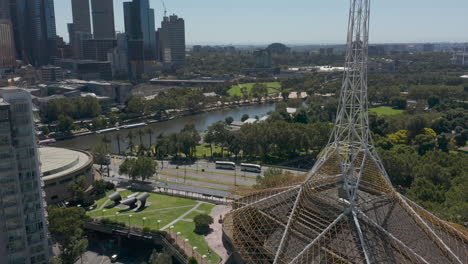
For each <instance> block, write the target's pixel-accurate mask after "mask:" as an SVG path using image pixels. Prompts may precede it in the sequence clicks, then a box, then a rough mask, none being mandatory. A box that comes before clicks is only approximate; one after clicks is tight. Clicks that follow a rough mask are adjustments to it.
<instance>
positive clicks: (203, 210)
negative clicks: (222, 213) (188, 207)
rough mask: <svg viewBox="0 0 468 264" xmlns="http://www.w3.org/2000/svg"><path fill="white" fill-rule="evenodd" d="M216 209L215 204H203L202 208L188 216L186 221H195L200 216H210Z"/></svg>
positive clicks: (199, 207)
mask: <svg viewBox="0 0 468 264" xmlns="http://www.w3.org/2000/svg"><path fill="white" fill-rule="evenodd" d="M214 207H215V205H214V204H208V203H203V204H201V205H200V206H198V208H197V210H196V211H193V212H191V213H190V214H188V215H186V216H185V217H184V219H193V218H195V216H197V215H199V214H210V213H211V210H213V208H214Z"/></svg>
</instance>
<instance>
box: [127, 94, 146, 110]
mask: <svg viewBox="0 0 468 264" xmlns="http://www.w3.org/2000/svg"><path fill="white" fill-rule="evenodd" d="M146 105H147V103H146V100H145V98H144V97H142V96H133V97H131V98H130V99H129V100H128V102H127V111H128V112H129V113H130V114H134V115H143V114H145V106H146Z"/></svg>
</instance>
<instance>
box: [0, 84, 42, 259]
mask: <svg viewBox="0 0 468 264" xmlns="http://www.w3.org/2000/svg"><path fill="white" fill-rule="evenodd" d="M0 157H1V158H0V182H1V184H0V189H1V191H0V196H1V201H2V210H0V225H1V230H2V232H0V256H1V257H0V264H13V263H18V264H19V263H27V264H33V263H44V264H45V263H49V259H50V257H51V253H50V252H51V250H50V245H49V237H48V231H47V221H46V213H45V201H44V192H43V191H42V187H43V182H42V180H41V177H40V170H39V157H38V151H37V147H36V138H35V130H34V123H33V114H32V102H31V96H30V94H29V93H27V92H25V91H22V90H19V89H12V88H4V89H0Z"/></svg>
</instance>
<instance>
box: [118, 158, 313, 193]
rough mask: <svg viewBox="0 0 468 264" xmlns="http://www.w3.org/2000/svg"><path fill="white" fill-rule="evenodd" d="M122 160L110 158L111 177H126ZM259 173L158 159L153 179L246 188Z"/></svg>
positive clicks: (227, 189) (217, 188) (207, 163)
mask: <svg viewBox="0 0 468 264" xmlns="http://www.w3.org/2000/svg"><path fill="white" fill-rule="evenodd" d="M123 161H124V157H114V158H112V159H111V165H110V166H109V168H110V176H111V177H126V176H124V175H120V174H119V172H118V170H119V166H120V164H122V162H123ZM267 169H268V167H262V173H261V174H263V173H264V172H265V170H267ZM288 171H289V172H291V173H294V174H296V175H300V174H303V173H304V172H301V171H293V170H288ZM261 174H258V173H252V172H245V171H241V170H240V167H239V166H238V167H237V168H236V170H221V169H216V166H215V163H212V162H207V161H197V162H195V163H193V164H186V165H176V164H171V163H170V162H169V161H158V168H157V173H156V174H155V176H154V178H153V179H154V180H157V181H161V182H167V183H174V184H181V185H186V186H194V187H200V188H208V189H211V190H219V191H229V190H231V189H232V188H234V187H235V186H240V187H245V188H248V187H251V186H253V185H255V184H256V177H257V176H259V175H261Z"/></svg>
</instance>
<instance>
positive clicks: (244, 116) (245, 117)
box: [241, 114, 249, 122]
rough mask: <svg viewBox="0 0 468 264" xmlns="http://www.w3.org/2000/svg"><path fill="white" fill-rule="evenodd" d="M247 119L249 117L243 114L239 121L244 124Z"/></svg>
mask: <svg viewBox="0 0 468 264" xmlns="http://www.w3.org/2000/svg"><path fill="white" fill-rule="evenodd" d="M247 119H249V115H248V114H243V115H242V118H241V121H242V122H244V121H245V120H247Z"/></svg>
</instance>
